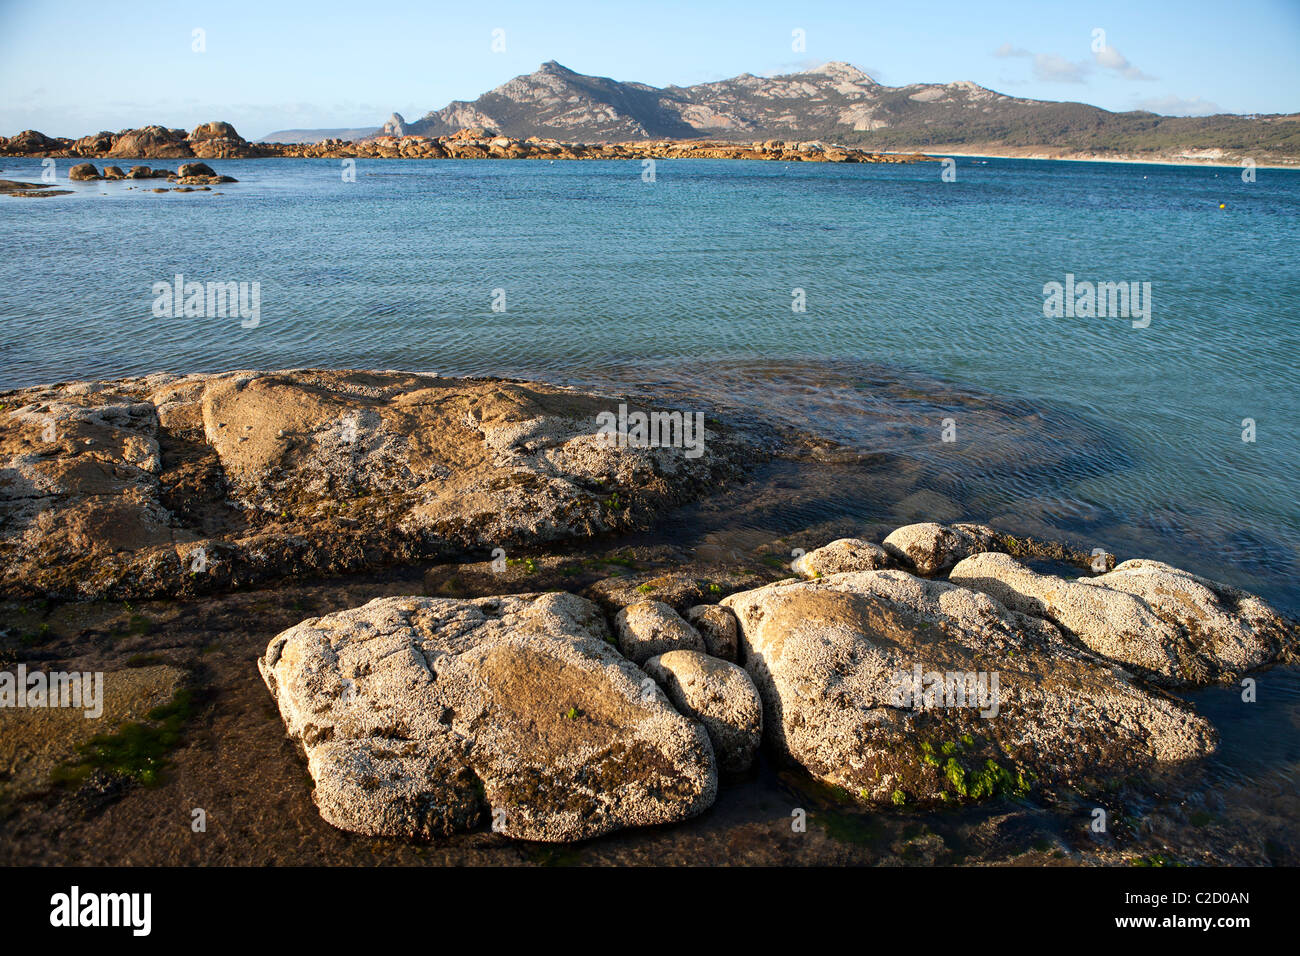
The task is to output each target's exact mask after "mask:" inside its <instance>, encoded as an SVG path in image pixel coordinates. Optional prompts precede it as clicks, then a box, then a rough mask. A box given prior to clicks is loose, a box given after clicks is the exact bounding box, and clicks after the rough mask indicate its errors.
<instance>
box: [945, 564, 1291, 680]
mask: <svg viewBox="0 0 1300 956" xmlns="http://www.w3.org/2000/svg"><path fill="white" fill-rule="evenodd" d="M949 578H950V580H951V581H953V582H954V583H958V584H963V585H965V586H966V587H970V588H976V589H978V590H980V591H984V592H986V593H988V594H990V595H992V596H993V597H994V598H996V599H997V600H998V601H1001V602H1002V603H1003V604H1005V605H1006V606H1007V607H1010V608H1013V609H1015V610H1017V611H1021V612H1023V613H1025V614H1032V615H1034V616H1036V617H1041V618H1045V619H1047V620H1049V621H1052V622H1053V623H1054V624H1056V625H1058V626H1059V627H1060V628H1061V629H1062V630H1064V631H1065V632H1066V633H1067V634H1068V635H1069V636H1071V637H1073V638H1074V639H1075V640H1077V641H1079V643H1081V644H1083V645H1084V646H1086V647H1088V648H1089V649H1091V650H1093V651H1095V652H1096V653H1098V654H1101V655H1102V656H1104V657H1107V658H1109V659H1111V660H1113V661H1117V662H1119V663H1121V664H1124V665H1127V666H1130V667H1133V668H1136V669H1138V670H1139V671H1141V672H1143V673H1144V674H1146V675H1148V676H1150V677H1151V678H1153V679H1155V680H1159V681H1161V682H1163V683H1167V684H1178V685H1197V684H1205V683H1210V682H1214V681H1223V680H1231V679H1234V678H1236V677H1239V676H1241V675H1242V674H1244V673H1245V672H1247V671H1250V670H1254V669H1255V668H1258V667H1263V666H1265V665H1266V664H1271V663H1273V662H1274V661H1276V660H1278V659H1279V658H1280V657H1282V658H1285V657H1287V656H1289V655H1290V654H1293V653H1294V648H1295V646H1296V632H1295V626H1294V624H1293V623H1290V622H1288V621H1286V620H1285V619H1284V618H1283V617H1282V616H1281V615H1280V614H1278V612H1277V611H1275V610H1274V609H1273V608H1271V607H1270V606H1269V605H1268V604H1266V603H1265V602H1264V601H1262V600H1261V599H1260V598H1257V597H1255V596H1254V595H1251V594H1247V593H1245V592H1244V591H1238V590H1236V589H1234V588H1229V587H1227V586H1225V585H1222V584H1216V583H1215V582H1213V581H1209V580H1206V579H1205V578H1201V577H1197V576H1196V575H1192V574H1188V573H1187V572H1186V571H1180V570H1179V569H1178V568H1174V567H1170V566H1169V565H1167V564H1161V563H1160V562H1158V561H1142V560H1135V561H1125V562H1124V563H1123V564H1121V565H1119V566H1118V567H1116V568H1115V570H1113V571H1110V572H1108V573H1106V574H1102V575H1099V576H1097V577H1094V578H1078V579H1076V580H1069V579H1067V578H1062V577H1058V576H1056V575H1052V574H1039V573H1037V572H1035V571H1033V570H1031V569H1029V568H1027V567H1026V566H1025V565H1023V564H1021V563H1020V562H1019V561H1017V560H1015V559H1014V558H1012V557H1010V556H1009V555H1005V554H978V555H974V556H972V557H969V558H966V559H965V560H963V561H961V562H960V563H959V564H958V565H957V566H956V567H955V568H953V570H952V573H951V575H950V576H949Z"/></svg>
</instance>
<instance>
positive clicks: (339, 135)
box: [254, 126, 379, 143]
mask: <svg viewBox="0 0 1300 956" xmlns="http://www.w3.org/2000/svg"><path fill="white" fill-rule="evenodd" d="M378 132H379V127H378V126H363V127H360V128H358V129H282V130H277V131H276V132H274V133H267V134H266V135H265V136H263V137H262V138H261V139H258V140H254V142H256V143H319V142H321V141H322V140H327V139H341V140H344V141H348V142H351V141H354V140H358V139H365V138H367V137H368V136H373V135H375V134H376V133H378Z"/></svg>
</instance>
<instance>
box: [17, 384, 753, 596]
mask: <svg viewBox="0 0 1300 956" xmlns="http://www.w3.org/2000/svg"><path fill="white" fill-rule="evenodd" d="M0 404H2V405H3V408H0V557H3V561H4V569H3V572H0V588H2V589H3V590H4V591H8V592H10V593H29V594H30V593H37V594H50V595H56V596H62V597H71V596H79V597H98V596H113V597H133V596H141V595H151V594H169V593H189V592H193V591H216V590H221V589H224V588H229V587H235V586H239V585H241V584H246V583H248V582H250V581H255V580H261V579H265V578H268V577H276V576H281V575H284V574H290V573H299V572H328V571H342V570H349V569H351V570H356V569H359V568H363V567H368V566H376V565H379V564H385V563H391V562H393V561H396V560H409V559H413V558H417V557H435V556H450V555H453V554H456V553H463V552H465V551H467V550H472V549H482V550H483V551H484V552H486V551H488V550H491V549H493V548H506V547H517V546H520V545H525V544H536V543H538V542H543V541H552V540H558V539H564V538H573V537H586V536H591V535H595V534H600V533H603V532H609V531H616V530H628V529H632V528H636V527H640V526H644V525H645V524H646V523H648V521H649V520H650V519H651V518H652V517H653V516H654V515H655V514H657V513H658V512H659V511H661V510H662V509H664V508H666V507H669V506H671V505H674V504H678V503H681V502H682V501H685V500H689V499H690V498H691V497H693V496H697V495H700V494H702V493H704V492H705V491H706V490H712V489H714V488H716V487H718V485H719V484H720V483H723V482H725V481H727V480H729V479H731V478H734V477H736V476H737V474H738V469H737V466H736V461H737V456H738V446H737V445H736V444H735V443H734V442H731V441H729V440H728V438H727V436H726V435H724V434H722V433H721V432H720V431H719V430H718V429H720V428H721V426H718V425H715V426H713V427H710V429H709V430H708V432H707V433H706V442H705V449H706V450H705V451H704V453H703V454H702V455H700V456H699V457H695V458H688V457H686V456H685V455H684V454H683V450H682V449H681V448H674V447H633V446H629V447H622V448H620V447H618V445H617V443H613V442H608V441H605V440H604V438H605V436H602V435H601V434H598V431H599V429H598V425H597V422H596V417H597V415H598V414H600V413H601V412H604V411H608V410H609V409H610V408H611V407H614V408H617V404H618V403H617V400H614V399H609V398H602V397H599V396H595V395H590V394H586V393H583V392H578V391H574V390H569V389H563V388H556V387H552V386H545V385H535V384H530V383H523V382H507V381H497V380H486V379H476V380H468V379H445V378H437V377H431V376H421V375H414V374H407V373H400V372H381V373H371V372H347V371H342V372H337V371H312V370H302V371H291V372H277V373H262V372H233V373H225V374H221V375H212V376H204V375H192V376H173V375H156V376H150V377H147V378H141V379H128V380H123V381H118V382H75V383H68V384H63V385H56V386H48V387H39V388H33V389H24V390H21V391H17V392H9V393H5V394H3V395H0Z"/></svg>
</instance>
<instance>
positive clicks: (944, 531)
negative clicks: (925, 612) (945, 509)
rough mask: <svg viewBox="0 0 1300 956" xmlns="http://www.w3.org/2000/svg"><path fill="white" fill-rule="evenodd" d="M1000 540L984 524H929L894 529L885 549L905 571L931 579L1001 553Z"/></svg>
mask: <svg viewBox="0 0 1300 956" xmlns="http://www.w3.org/2000/svg"><path fill="white" fill-rule="evenodd" d="M999 540H1000V536H999V535H998V533H997V532H996V531H994V530H993V529H992V528H989V527H986V526H984V525H981V524H950V525H943V524H935V523H934V522H933V521H926V522H922V523H920V524H909V525H904V526H903V527H901V528H897V529H895V530H894V531H893V532H891V533H890V535H889V537H887V538H885V542H884V548H885V551H886V552H888V553H889V554H890V555H892V556H893V557H894V558H896V559H897V560H898V561H899V562H900V563H901V564H902V565H903V567H905V568H907V569H908V570H912V571H915V572H916V573H917V574H919V575H921V576H922V577H932V576H934V575H936V574H939V573H940V572H942V571H946V570H948V569H949V568H951V567H952V566H953V565H955V564H956V563H957V562H958V561H960V560H961V559H962V558H965V557H968V556H970V555H972V554H978V553H980V552H982V551H998V550H1001V548H1000V546H999Z"/></svg>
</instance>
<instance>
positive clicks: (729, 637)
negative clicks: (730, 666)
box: [686, 604, 738, 661]
mask: <svg viewBox="0 0 1300 956" xmlns="http://www.w3.org/2000/svg"><path fill="white" fill-rule="evenodd" d="M686 622H687V623H688V624H690V625H691V626H692V627H693V628H695V629H696V630H697V631H699V632H700V637H702V638H703V639H704V651H705V653H706V654H709V655H711V656H713V657H717V658H719V659H721V660H724V661H735V660H736V659H737V657H736V654H737V649H738V644H737V633H736V615H734V614H732V613H731V609H730V608H725V607H723V606H722V605H721V604H697V605H695V606H694V607H691V608H687V609H686Z"/></svg>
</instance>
